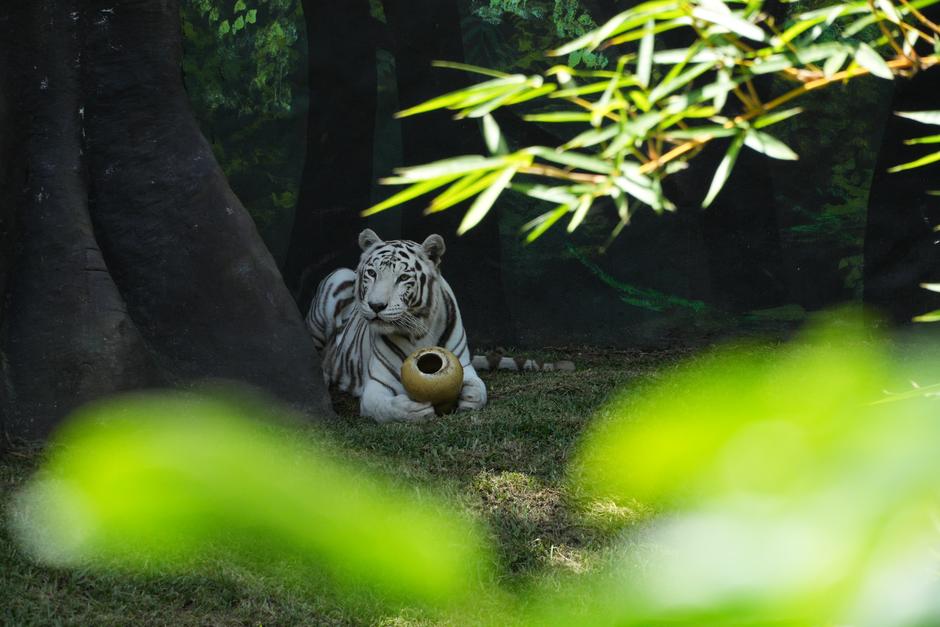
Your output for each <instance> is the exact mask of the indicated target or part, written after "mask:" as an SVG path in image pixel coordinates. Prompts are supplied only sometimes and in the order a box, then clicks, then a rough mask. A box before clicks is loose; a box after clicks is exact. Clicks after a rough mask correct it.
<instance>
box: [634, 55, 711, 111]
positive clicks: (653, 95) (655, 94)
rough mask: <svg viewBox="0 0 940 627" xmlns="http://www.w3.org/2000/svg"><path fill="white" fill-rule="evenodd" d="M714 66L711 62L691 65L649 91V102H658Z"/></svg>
mask: <svg viewBox="0 0 940 627" xmlns="http://www.w3.org/2000/svg"><path fill="white" fill-rule="evenodd" d="M713 67H714V65H712V64H711V63H699V64H698V65H693V66H692V67H691V68H689V69H688V70H686V71H685V72H683V73H682V74H679V75H678V76H676V77H675V78H673V79H671V80H665V81H663V82H661V83H659V84H658V85H656V87H654V88H653V90H652V91H650V94H649V100H650V102H658V101H659V100H660V99H661V98H664V97H666V96H668V95H669V94H671V93H672V92H674V91H676V90H677V89H679V88H680V87H685V86H686V85H688V84H689V83H691V82H692V81H694V80H695V79H696V78H698V77H699V76H701V75H702V74H704V73H705V72H708V71H709V70H711V69H712V68H713Z"/></svg>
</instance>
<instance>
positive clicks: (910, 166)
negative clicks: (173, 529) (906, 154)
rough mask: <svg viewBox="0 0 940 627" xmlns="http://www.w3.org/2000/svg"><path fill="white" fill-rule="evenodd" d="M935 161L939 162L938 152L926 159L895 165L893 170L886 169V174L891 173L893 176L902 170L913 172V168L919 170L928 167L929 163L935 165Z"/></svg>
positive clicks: (939, 153)
mask: <svg viewBox="0 0 940 627" xmlns="http://www.w3.org/2000/svg"><path fill="white" fill-rule="evenodd" d="M937 161H940V152H935V153H933V154H929V155H927V156H926V157H921V158H920V159H916V160H914V161H909V162H907V163H902V164H901V165H896V166H894V167H893V168H888V172H891V173H892V174H893V173H894V172H902V171H904V170H913V169H914V168H919V167H922V166H925V165H930V164H931V163H936V162H937Z"/></svg>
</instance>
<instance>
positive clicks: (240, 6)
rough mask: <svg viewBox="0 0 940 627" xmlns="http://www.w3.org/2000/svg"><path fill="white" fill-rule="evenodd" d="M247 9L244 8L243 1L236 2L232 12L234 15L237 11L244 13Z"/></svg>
mask: <svg viewBox="0 0 940 627" xmlns="http://www.w3.org/2000/svg"><path fill="white" fill-rule="evenodd" d="M247 8H248V7H247V6H245V0H238V1H237V2H236V3H235V8H234V9H233V11H234V12H235V13H238V12H239V11H244V10H245V9H247Z"/></svg>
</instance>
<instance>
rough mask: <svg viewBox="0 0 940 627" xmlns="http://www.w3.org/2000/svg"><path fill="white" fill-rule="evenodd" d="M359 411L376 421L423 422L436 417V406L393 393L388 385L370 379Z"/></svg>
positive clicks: (364, 389)
mask: <svg viewBox="0 0 940 627" xmlns="http://www.w3.org/2000/svg"><path fill="white" fill-rule="evenodd" d="M359 413H360V414H362V415H363V416H368V417H369V418H372V419H373V420H375V421H376V422H390V421H392V420H401V421H408V422H423V421H425V420H430V419H431V418H434V407H433V406H432V405H431V404H430V403H419V402H418V401H413V400H411V399H410V398H408V396H407V395H406V394H393V393H392V391H391V390H390V389H389V388H388V386H386V385H383V384H382V383H379V382H378V381H375V380H373V379H370V380H369V381H368V382H366V385H365V387H364V388H363V390H362V398H361V399H360V400H359Z"/></svg>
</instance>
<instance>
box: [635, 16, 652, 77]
mask: <svg viewBox="0 0 940 627" xmlns="http://www.w3.org/2000/svg"><path fill="white" fill-rule="evenodd" d="M654 43H655V40H654V35H653V20H650V21H648V22H647V23H646V26H645V27H644V28H643V39H641V40H640V49H639V51H638V53H637V61H636V78H637V81H638V82H639V83H640V85H641V86H642V87H649V84H650V74H651V73H652V71H653V46H654Z"/></svg>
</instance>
